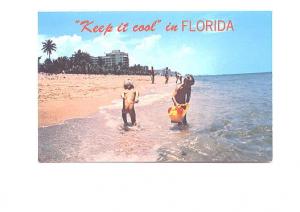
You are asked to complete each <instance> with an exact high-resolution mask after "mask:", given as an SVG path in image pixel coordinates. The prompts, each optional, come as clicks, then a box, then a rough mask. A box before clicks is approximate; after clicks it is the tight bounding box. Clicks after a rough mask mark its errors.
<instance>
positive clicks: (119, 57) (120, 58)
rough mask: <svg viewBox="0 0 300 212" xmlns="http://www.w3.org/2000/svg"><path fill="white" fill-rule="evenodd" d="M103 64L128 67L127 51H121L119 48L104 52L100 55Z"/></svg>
mask: <svg viewBox="0 0 300 212" xmlns="http://www.w3.org/2000/svg"><path fill="white" fill-rule="evenodd" d="M102 59H103V61H104V65H105V66H107V67H112V66H125V67H127V68H128V67H129V58H128V53H125V52H121V51H120V50H113V51H112V52H111V53H106V54H105V56H104V57H102Z"/></svg>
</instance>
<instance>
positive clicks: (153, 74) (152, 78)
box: [150, 66, 155, 84]
mask: <svg viewBox="0 0 300 212" xmlns="http://www.w3.org/2000/svg"><path fill="white" fill-rule="evenodd" d="M150 75H151V82H152V84H154V76H155V73H154V69H153V66H151V70H150Z"/></svg>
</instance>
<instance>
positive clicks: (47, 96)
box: [38, 73, 175, 127]
mask: <svg viewBox="0 0 300 212" xmlns="http://www.w3.org/2000/svg"><path fill="white" fill-rule="evenodd" d="M128 78H131V79H132V80H133V81H134V85H135V88H136V89H137V90H138V91H139V92H140V96H144V95H147V94H149V93H156V94H161V93H163V92H171V90H172V89H173V88H174V86H175V82H173V81H174V80H172V77H170V81H171V82H169V84H167V85H165V84H164V77H163V76H156V77H155V84H151V79H150V76H147V75H146V76H145V75H83V74H57V75H47V74H42V73H39V74H38V88H39V92H38V94H39V97H38V100H39V101H38V113H39V114H38V127H48V126H52V125H56V124H62V123H63V122H64V121H66V120H69V119H75V118H84V117H88V116H90V115H93V114H95V113H96V112H97V111H98V110H99V107H103V106H108V105H110V104H112V103H113V102H114V101H117V100H118V99H120V94H121V92H122V90H123V88H122V85H123V81H124V80H125V79H128ZM171 88H172V89H171ZM170 95H171V93H170Z"/></svg>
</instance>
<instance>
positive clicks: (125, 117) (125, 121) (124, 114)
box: [122, 110, 128, 125]
mask: <svg viewBox="0 0 300 212" xmlns="http://www.w3.org/2000/svg"><path fill="white" fill-rule="evenodd" d="M122 118H123V122H124V124H125V125H128V122H127V114H126V112H125V110H122Z"/></svg>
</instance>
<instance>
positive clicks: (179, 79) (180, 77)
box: [175, 72, 182, 84]
mask: <svg viewBox="0 0 300 212" xmlns="http://www.w3.org/2000/svg"><path fill="white" fill-rule="evenodd" d="M175 77H176V84H177V82H178V81H179V83H180V84H181V83H182V76H181V74H180V73H178V72H175Z"/></svg>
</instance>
